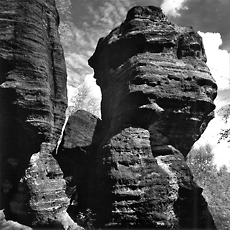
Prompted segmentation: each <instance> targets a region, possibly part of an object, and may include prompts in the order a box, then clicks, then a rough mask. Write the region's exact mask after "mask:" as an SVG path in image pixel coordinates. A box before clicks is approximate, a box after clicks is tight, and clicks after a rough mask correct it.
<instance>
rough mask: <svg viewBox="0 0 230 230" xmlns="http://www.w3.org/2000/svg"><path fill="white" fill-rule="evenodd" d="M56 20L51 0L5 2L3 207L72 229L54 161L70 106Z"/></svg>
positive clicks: (1, 23) (0, 77)
mask: <svg viewBox="0 0 230 230" xmlns="http://www.w3.org/2000/svg"><path fill="white" fill-rule="evenodd" d="M58 20H59V17H58V13H57V10H56V7H55V1H54V0H23V1H16V0H11V1H5V0H1V1H0V107H1V110H0V151H1V153H0V157H1V161H0V163H1V166H0V168H1V174H0V175H1V178H0V179H1V180H0V181H1V189H2V191H1V207H0V208H5V209H6V214H7V219H9V218H12V219H14V220H17V221H19V222H20V223H24V224H28V225H47V224H52V223H60V222H62V225H68V224H67V223H64V222H68V221H69V222H70V223H71V224H72V225H74V223H73V221H72V220H71V219H70V218H69V216H68V215H67V213H66V209H67V207H68V205H69V198H68V197H67V196H66V194H65V180H64V179H63V173H62V171H61V169H60V167H59V165H58V163H57V161H56V160H55V159H54V157H53V156H52V153H53V150H54V148H55V146H56V144H57V141H58V139H59V137H60V134H61V131H62V126H63V124H64V121H65V110H66V107H67V94H66V93H67V89H66V68H65V62H64V55H63V50H62V47H61V45H60V40H59V35H58V29H57V28H58V24H59V21H58Z"/></svg>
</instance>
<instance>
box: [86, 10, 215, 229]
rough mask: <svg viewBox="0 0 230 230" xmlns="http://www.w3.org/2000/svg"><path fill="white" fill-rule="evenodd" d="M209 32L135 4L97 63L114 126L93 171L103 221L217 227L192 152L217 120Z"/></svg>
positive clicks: (106, 118) (109, 125) (107, 118)
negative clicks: (189, 161)
mask: <svg viewBox="0 0 230 230" xmlns="http://www.w3.org/2000/svg"><path fill="white" fill-rule="evenodd" d="M205 62H206V56H205V51H204V48H203V44H202V39H201V37H200V36H199V35H198V34H197V33H196V32H195V31H194V30H193V29H192V28H191V27H187V28H184V27H179V26H176V25H174V24H172V23H171V22H169V21H168V20H167V18H166V17H165V16H164V15H163V13H162V11H161V10H160V9H159V8H156V7H153V6H150V7H134V8H133V9H131V10H130V11H129V12H128V14H127V18H126V20H125V21H124V22H123V23H122V24H121V26H119V27H117V28H115V29H114V30H113V31H111V33H110V34H109V35H108V36H106V37H104V38H101V39H100V40H99V42H98V45H97V48H96V51H95V53H94V54H93V56H92V57H91V58H90V59H89V64H90V66H91V67H93V68H94V71H95V75H94V77H95V78H96V80H97V84H98V85H99V86H100V87H101V90H102V123H103V125H104V128H105V130H106V135H105V137H104V140H103V141H102V142H101V144H100V146H99V149H98V151H97V156H96V160H95V171H94V173H93V174H92V178H93V179H92V181H94V186H95V190H94V191H92V192H91V197H94V198H92V207H93V209H94V210H95V212H96V214H97V224H98V226H100V227H112V228H124V227H131V228H147V227H150V228H161V229H185V228H186V229H187V228H188V229H215V225H214V222H213V220H212V217H211V215H210V213H209V211H208V208H207V204H206V202H205V200H204V198H203V197H202V195H201V193H202V189H201V188H199V187H198V186H197V185H196V184H195V183H194V182H193V179H192V175H191V172H190V170H189V168H188V166H187V165H186V162H185V157H186V155H187V153H188V152H189V150H190V149H191V147H192V145H193V143H194V142H195V141H196V140H197V139H198V138H199V137H200V135H201V134H202V133H203V131H204V130H205V128H206V126H207V124H208V122H209V121H210V120H211V119H212V118H213V110H214V108H215V106H214V103H213V100H214V99H215V97H216V91H217V86H216V83H215V81H214V79H213V78H212V76H211V74H210V71H209V69H208V67H207V66H206V64H205Z"/></svg>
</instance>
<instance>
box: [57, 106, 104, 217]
mask: <svg viewBox="0 0 230 230" xmlns="http://www.w3.org/2000/svg"><path fill="white" fill-rule="evenodd" d="M102 133H103V132H102V127H101V120H100V119H99V118H97V117H96V116H94V115H93V114H91V113H89V112H87V111H84V110H78V111H77V112H75V113H74V114H72V115H71V116H70V117H69V118H68V121H67V123H66V127H65V130H64V133H63V138H62V142H61V144H60V146H59V149H58V153H57V155H56V159H57V161H58V163H59V165H60V166H61V169H62V171H63V172H64V179H65V180H66V185H67V188H66V193H67V195H68V196H69V197H70V198H71V202H70V206H69V213H70V214H71V215H72V216H73V218H74V216H75V217H76V215H77V213H78V212H82V213H83V212H85V211H86V209H87V208H89V187H90V184H92V183H90V180H89V178H90V174H91V173H93V172H92V169H93V168H94V159H95V154H96V148H97V146H98V143H99V142H100V139H101V135H102Z"/></svg>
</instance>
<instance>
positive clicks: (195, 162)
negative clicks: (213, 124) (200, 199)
mask: <svg viewBox="0 0 230 230" xmlns="http://www.w3.org/2000/svg"><path fill="white" fill-rule="evenodd" d="M187 163H188V165H189V167H190V169H191V171H192V173H193V175H194V180H195V181H196V183H197V184H198V185H199V186H200V187H202V188H203V189H204V190H203V195H204V197H205V199H206V201H207V202H208V205H209V209H210V211H211V213H212V216H213V218H214V221H215V224H216V226H217V229H218V230H227V229H229V226H230V179H229V178H230V172H229V170H228V168H227V167H226V166H222V167H221V168H220V169H219V170H218V169H217V167H216V165H215V164H214V162H213V153H212V148H211V146H210V145H206V146H203V147H200V148H199V149H192V150H191V152H190V153H189V155H188V158H187Z"/></svg>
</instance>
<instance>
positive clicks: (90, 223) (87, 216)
mask: <svg viewBox="0 0 230 230" xmlns="http://www.w3.org/2000/svg"><path fill="white" fill-rule="evenodd" d="M76 222H77V223H78V224H79V225H80V226H82V227H84V228H85V229H89V230H91V229H95V228H94V222H95V214H94V213H93V212H92V210H91V209H89V208H88V209H86V211H85V212H84V213H83V212H79V213H78V214H77V216H76Z"/></svg>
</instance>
